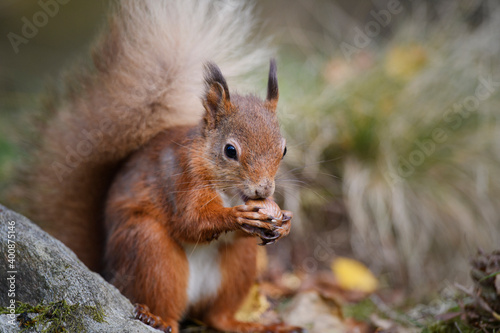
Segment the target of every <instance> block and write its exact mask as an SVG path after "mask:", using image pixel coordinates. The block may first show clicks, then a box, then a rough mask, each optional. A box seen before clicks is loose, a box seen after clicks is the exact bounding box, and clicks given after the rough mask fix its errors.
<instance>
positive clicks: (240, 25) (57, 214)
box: [26, 0, 269, 270]
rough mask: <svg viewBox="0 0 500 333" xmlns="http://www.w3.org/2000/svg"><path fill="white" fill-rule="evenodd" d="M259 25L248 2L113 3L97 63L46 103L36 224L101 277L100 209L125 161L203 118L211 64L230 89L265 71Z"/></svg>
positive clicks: (35, 170) (35, 168) (32, 183)
mask: <svg viewBox="0 0 500 333" xmlns="http://www.w3.org/2000/svg"><path fill="white" fill-rule="evenodd" d="M254 23H255V22H254V20H253V17H252V8H251V7H249V6H248V5H247V4H245V2H244V1H235V0H231V1H220V0H213V1H204V0H200V1H196V0H176V1H174V0H171V1H168V0H165V1H161V0H141V1H136V0H125V1H120V2H119V3H117V4H116V5H115V6H114V8H113V10H112V11H111V14H110V17H109V25H108V27H107V29H106V31H105V32H104V33H103V34H102V36H101V37H100V39H99V40H98V43H97V44H96V46H95V47H94V49H93V51H92V60H93V64H92V65H91V66H87V67H86V69H84V70H79V71H78V73H73V74H72V75H70V76H69V79H68V80H67V82H66V83H65V88H64V89H65V92H64V94H63V97H61V98H58V99H57V101H56V102H55V103H51V104H50V105H51V109H52V110H51V111H52V112H51V113H52V116H51V117H50V119H49V120H48V121H47V122H46V125H45V127H44V128H43V129H42V133H41V136H40V142H39V143H38V144H39V149H36V156H35V161H34V162H33V163H32V164H30V167H29V170H28V171H29V172H28V173H29V181H28V182H27V184H28V188H27V191H26V192H27V193H29V196H28V198H26V200H29V205H30V206H31V207H30V208H31V209H30V210H29V211H30V213H29V214H30V215H31V217H32V219H34V220H35V221H40V224H41V225H42V227H44V228H45V229H46V230H48V231H49V232H50V233H52V234H53V235H55V236H56V237H58V238H59V239H61V240H62V241H63V242H65V243H66V244H67V245H68V246H69V247H71V248H72V249H73V250H74V251H75V252H76V254H77V255H78V256H79V257H80V258H81V259H82V260H83V261H84V262H85V263H86V264H87V265H88V266H89V267H90V268H92V269H94V270H98V269H99V261H100V257H101V246H102V245H101V244H102V242H101V241H102V238H103V230H102V208H103V203H104V200H105V195H106V191H107V188H108V186H109V184H110V181H111V179H112V176H113V173H114V172H115V171H116V168H117V167H118V165H119V163H120V161H122V160H123V159H124V157H126V156H127V155H128V154H130V153H131V152H132V151H133V150H135V149H137V148H138V147H139V146H141V145H143V144H144V143H145V142H147V141H148V140H149V139H151V138H152V137H153V136H154V135H155V134H157V133H158V132H160V131H161V130H163V129H165V128H168V127H171V126H174V125H180V124H187V123H193V122H197V121H198V120H199V119H200V116H201V113H202V106H201V102H200V97H201V95H202V89H203V75H202V70H203V64H204V63H205V62H206V61H208V60H211V61H214V62H215V63H217V64H218V65H219V66H220V67H221V69H222V71H223V72H224V75H225V76H227V77H228V79H229V81H231V78H235V77H244V76H245V75H247V74H249V73H250V72H251V71H252V70H254V69H255V68H256V67H257V66H259V67H260V66H262V68H265V67H266V65H265V64H266V62H267V61H268V59H269V50H268V49H267V48H266V47H263V46H259V45H256V44H255V43H253V42H252V34H253V30H254ZM261 44H262V43H261Z"/></svg>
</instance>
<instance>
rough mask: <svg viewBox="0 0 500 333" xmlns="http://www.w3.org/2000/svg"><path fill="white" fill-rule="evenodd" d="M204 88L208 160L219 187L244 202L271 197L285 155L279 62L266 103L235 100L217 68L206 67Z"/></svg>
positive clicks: (245, 98) (250, 98) (272, 73)
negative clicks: (279, 109)
mask: <svg viewBox="0 0 500 333" xmlns="http://www.w3.org/2000/svg"><path fill="white" fill-rule="evenodd" d="M205 83H206V92H205V96H204V98H203V106H204V107H205V116H204V118H203V129H202V135H203V137H204V139H205V143H206V150H205V152H206V154H205V156H204V159H205V160H206V161H208V162H209V163H208V164H209V171H210V172H211V173H212V174H211V177H212V179H214V180H215V181H214V185H215V186H216V187H217V190H219V191H221V192H223V193H226V194H227V195H228V196H230V197H239V198H238V199H242V200H243V201H246V200H247V199H257V198H267V197H269V196H271V195H272V194H273V193H274V188H275V176H276V172H277V171H278V166H279V164H280V162H281V160H282V159H283V157H284V156H285V154H286V142H285V139H284V138H283V136H282V135H281V133H280V128H279V123H278V119H277V116H276V106H277V103H278V79H277V76H276V62H275V61H274V59H272V60H271V64H270V69H269V81H268V87H267V98H266V100H265V101H263V100H261V99H260V98H258V97H256V96H253V95H247V96H240V95H237V94H233V95H230V94H229V89H228V87H227V83H226V80H225V79H224V77H223V75H222V73H221V71H220V69H219V68H218V67H217V66H216V65H215V64H213V63H208V64H207V65H206V66H205ZM233 199H235V198H233Z"/></svg>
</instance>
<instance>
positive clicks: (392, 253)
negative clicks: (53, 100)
mask: <svg viewBox="0 0 500 333" xmlns="http://www.w3.org/2000/svg"><path fill="white" fill-rule="evenodd" d="M62 2H64V1H61V3H62ZM108 5H109V1H101V0H86V1H82V0H69V1H67V3H66V4H64V5H61V6H60V7H59V10H58V13H56V14H54V15H52V16H47V15H45V17H46V18H47V20H46V22H45V23H44V17H43V16H40V15H38V14H37V13H39V12H40V11H41V10H43V8H42V7H41V5H40V4H39V3H37V2H36V1H29V0H2V2H1V3H0V35H1V36H2V38H1V39H0V192H1V195H0V198H1V202H5V203H7V204H9V203H12V202H13V201H15V198H14V197H15V195H14V194H13V193H11V192H10V191H9V190H8V186H9V183H10V182H11V181H12V179H13V176H14V174H15V171H16V168H17V167H18V163H20V161H22V155H23V152H24V150H25V147H24V146H23V143H24V142H25V141H26V138H27V137H28V136H29V132H30V128H31V127H30V126H31V125H30V123H29V118H30V115H31V114H33V113H34V112H36V110H37V109H38V108H39V107H38V106H39V105H40V103H41V100H43V91H44V89H45V86H46V83H47V82H49V81H51V80H52V81H53V80H57V77H58V75H59V74H60V73H61V72H62V71H64V68H67V67H68V66H69V65H71V64H72V63H74V62H75V59H77V58H81V57H87V56H88V48H89V46H90V45H91V43H92V41H93V38H94V37H95V35H96V34H97V32H98V31H99V30H100V27H101V26H102V24H103V23H104V17H105V13H106V8H107V7H108ZM256 12H257V15H258V17H259V18H260V20H261V21H262V23H263V24H262V30H263V31H262V33H263V34H264V35H266V36H272V44H273V46H274V47H275V48H276V50H277V51H276V52H277V58H278V65H279V70H278V73H279V83H280V117H281V121H282V127H283V131H284V132H285V136H286V137H287V141H288V154H287V157H286V159H285V162H284V163H285V165H284V166H283V168H282V171H281V174H280V176H279V180H278V184H279V188H278V195H277V197H278V200H280V202H282V207H284V208H285V209H288V210H291V211H293V212H294V213H295V218H294V219H295V221H294V223H295V225H294V231H293V232H292V234H291V235H290V237H289V238H288V239H286V240H283V241H280V243H279V244H278V245H277V246H275V245H272V246H269V247H268V252H269V254H270V255H269V263H270V267H271V273H270V274H271V275H272V274H275V275H279V274H281V273H283V272H284V271H290V270H291V271H295V272H298V273H297V274H299V273H300V274H306V275H311V274H315V273H317V272H320V271H322V270H325V269H329V267H330V264H331V262H332V261H333V260H334V259H335V258H336V257H338V256H347V257H351V258H355V259H357V260H359V261H361V262H363V263H364V264H365V265H367V266H368V267H369V268H370V269H371V270H372V271H373V272H374V273H375V275H376V276H377V277H378V280H379V283H380V285H381V288H388V289H391V290H401V291H403V292H404V294H405V295H410V296H412V297H415V298H416V299H423V298H426V297H429V295H432V293H433V292H436V291H438V290H440V288H442V287H443V286H445V285H447V284H449V283H453V282H457V281H458V282H461V283H466V282H467V280H468V278H469V277H468V276H469V273H468V272H469V270H468V265H469V260H470V258H471V257H472V256H473V255H474V254H475V253H476V252H477V250H478V248H481V249H483V250H485V251H490V250H493V249H495V248H499V247H500V93H499V92H500V66H499V62H500V35H499V34H500V5H498V4H497V2H496V1H488V0H467V1H457V0H440V1H418V0H413V1H397V0H377V1H376V0H373V1H348V0H338V1H333V0H330V1H327V0H321V1H319V0H318V1H307V0H294V1H289V0H288V1H285V0H275V1H264V0H261V1H258V2H257V4H256ZM37 15H38V16H37ZM26 19H27V20H29V21H30V22H33V20H40V21H39V23H40V27H38V28H37V27H35V29H34V30H33V29H32V30H30V29H29V28H23V27H24V26H25V25H26V24H25V20H26ZM43 23H44V24H43ZM23 29H25V30H23ZM26 29H27V30H26ZM35 30H36V31H35ZM12 33H14V34H15V36H14V35H13V34H12ZM235 33H236V32H235ZM262 84H263V85H262V86H264V81H262ZM259 91H260V90H259ZM262 91H263V90H262ZM13 206H15V202H14V203H13Z"/></svg>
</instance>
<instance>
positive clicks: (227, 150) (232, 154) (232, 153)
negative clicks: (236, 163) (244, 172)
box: [224, 144, 238, 160]
mask: <svg viewBox="0 0 500 333" xmlns="http://www.w3.org/2000/svg"><path fill="white" fill-rule="evenodd" d="M224 154H226V156H227V157H228V158H230V159H233V160H237V159H238V152H237V151H236V148H235V147H234V146H233V145H229V144H227V145H226V146H225V147H224Z"/></svg>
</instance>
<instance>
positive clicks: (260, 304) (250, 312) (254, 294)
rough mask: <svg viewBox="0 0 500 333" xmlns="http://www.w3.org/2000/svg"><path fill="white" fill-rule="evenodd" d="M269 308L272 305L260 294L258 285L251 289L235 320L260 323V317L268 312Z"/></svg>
mask: <svg viewBox="0 0 500 333" xmlns="http://www.w3.org/2000/svg"><path fill="white" fill-rule="evenodd" d="M269 307H270V304H269V302H268V301H267V299H266V296H264V295H262V294H261V293H260V288H259V285H258V284H257V283H256V284H254V285H253V286H252V288H250V292H249V293H248V295H247V298H246V299H245V301H244V302H243V304H242V305H241V307H240V309H239V310H238V312H237V313H236V315H235V318H236V319H237V320H240V321H245V322H250V321H258V320H259V319H260V316H261V315H262V314H263V313H264V312H266V311H267V310H268V309H269Z"/></svg>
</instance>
